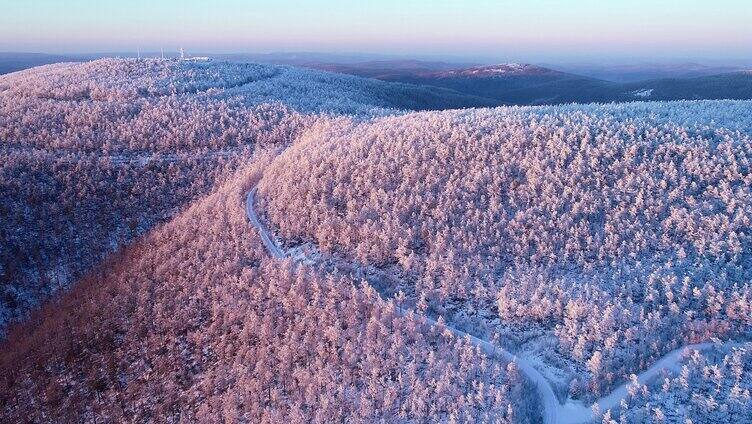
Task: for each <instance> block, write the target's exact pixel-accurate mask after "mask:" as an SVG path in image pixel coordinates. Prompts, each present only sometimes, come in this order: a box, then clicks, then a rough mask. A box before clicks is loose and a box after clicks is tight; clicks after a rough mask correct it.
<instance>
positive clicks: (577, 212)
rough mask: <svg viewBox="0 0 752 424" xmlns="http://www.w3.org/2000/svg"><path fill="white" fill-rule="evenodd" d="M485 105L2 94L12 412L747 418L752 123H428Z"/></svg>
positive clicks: (139, 92) (48, 417)
mask: <svg viewBox="0 0 752 424" xmlns="http://www.w3.org/2000/svg"><path fill="white" fill-rule="evenodd" d="M493 69H495V71H494V70H491V69H489V72H491V73H492V74H493V73H494V72H495V73H496V74H503V73H511V74H514V73H515V72H523V73H524V72H528V71H530V72H535V70H530V69H526V68H525V67H524V66H504V67H495V68H493ZM509 76H510V77H511V78H513V79H514V78H516V77H515V76H514V75H509ZM519 77H520V78H523V79H524V78H527V77H526V76H524V75H520V76H519ZM493 78H495V77H486V76H479V77H478V78H477V79H478V80H490V79H493ZM501 78H502V79H503V78H504V77H501ZM462 79H465V80H469V79H471V78H465V77H462ZM658 89H659V88H658V87H656V90H658ZM630 91H632V90H630ZM657 92H658V91H656V93H657ZM651 98H652V97H651ZM484 101H486V100H485V98H483V97H478V98H470V97H467V96H463V95H459V94H458V93H457V92H453V91H447V90H441V89H435V88H425V87H424V88H420V87H415V86H411V85H406V84H392V83H386V82H382V81H374V80H366V79H362V78H356V77H350V76H343V75H336V74H331V73H326V72H319V71H310V70H301V69H295V68H289V67H281V66H266V65H253V64H229V63H222V62H198V61H178V60H165V61H162V60H110V59H107V60H100V61H95V62H90V63H84V64H59V65H51V66H47V67H42V68H37V69H32V70H28V71H24V72H18V73H14V74H9V75H7V76H3V77H0V198H2V199H3V202H0V216H1V217H2V220H0V246H1V249H0V290H1V291H0V304H1V305H2V307H1V308H0V321H2V320H7V319H15V320H20V322H18V323H17V324H16V325H14V326H12V327H11V328H10V329H9V331H8V335H7V338H6V339H5V340H4V341H3V342H0V421H2V422H6V421H7V422H20V421H54V422H71V421H85V422H94V421H97V422H100V421H114V422H120V421H134V422H149V421H167V422H177V421H180V420H182V421H189V422H220V421H225V422H275V423H276V422H291V423H296V422H322V423H323V422H332V421H338V422H339V421H342V422H382V421H383V422H435V421H438V422H503V423H507V422H521V423H536V422H540V421H541V419H543V418H544V417H548V419H549V420H552V419H553V418H552V417H553V416H554V415H556V416H558V417H563V418H566V415H567V413H568V412H569V413H572V412H573V411H575V412H577V417H589V416H590V412H591V410H590V409H589V404H590V403H591V402H593V401H595V400H600V401H599V404H601V405H604V406H608V407H609V408H613V410H611V411H610V412H607V413H606V414H607V415H604V417H603V418H604V419H605V420H606V422H608V423H609V424H611V421H609V420H612V419H618V418H620V417H621V418H623V419H624V420H626V422H629V421H630V420H632V421H646V420H656V421H660V420H663V421H667V422H675V423H680V422H681V423H684V422H685V421H684V420H685V419H692V420H695V422H703V421H702V420H706V421H707V420H711V422H712V419H714V417H724V419H726V418H727V419H730V420H733V421H734V422H740V423H741V422H744V418H745V417H749V411H752V401H751V400H750V395H749V390H750V389H751V388H750V386H749V383H748V382H749V381H752V378H750V376H752V369H751V368H750V364H749V361H748V356H749V355H748V354H747V352H745V351H741V350H738V349H742V348H744V349H746V346H748V345H744V344H743V342H744V341H746V340H749V339H750V336H751V335H752V322H751V321H750V316H752V289H751V288H750V285H749V284H750V276H751V275H752V268H751V267H750V246H752V244H751V243H752V242H751V240H752V238H751V237H752V234H750V232H749V228H750V221H751V220H752V192H751V191H750V190H751V189H750V187H752V173H751V170H752V141H751V140H752V120H751V119H750V117H752V113H750V112H751V111H752V103H751V102H748V101H687V102H635V103H629V104H607V105H563V106H547V107H499V108H486V109H465V110H450V111H434V112H415V111H411V110H409V109H432V108H438V109H444V108H447V107H456V106H461V105H470V104H473V105H478V104H481V103H479V102H484ZM254 187H258V192H257V198H256V205H255V208H250V209H248V210H252V212H253V213H250V212H249V214H248V217H250V218H251V221H252V223H253V224H254V226H255V228H254V226H252V225H251V223H249V222H248V219H247V216H246V211H247V206H248V204H247V202H248V199H249V198H250V199H251V200H253V198H252V197H247V195H248V193H249V192H251V189H253V188H254ZM254 193H255V192H254ZM263 228H268V229H270V230H272V232H273V233H267V232H266V231H262V232H261V234H260V233H259V232H258V231H256V229H263ZM272 234H273V235H272ZM260 236H261V237H260ZM274 236H276V237H278V238H279V241H280V242H281V243H282V244H283V246H282V247H284V249H285V250H284V251H276V250H275V249H274V247H276V246H277V244H275V241H276V240H273V239H274ZM264 237H266V238H264ZM265 246H266V248H267V249H270V250H271V251H272V252H273V253H274V254H275V256H274V258H270V257H269V256H268V255H267V253H266V249H265ZM288 251H289V252H291V253H292V254H294V255H295V258H296V259H290V258H288V257H287V255H286V252H288ZM373 276H378V278H372V277H373ZM363 279H365V280H366V281H367V282H369V283H368V284H364V283H363V281H362V280H363ZM370 282H372V283H373V284H370ZM44 299H51V300H50V301H48V302H42V303H41V307H39V308H38V309H36V306H38V305H39V302H40V301H41V300H44ZM408 309H409V310H413V311H415V312H414V313H413V312H407V310H408ZM29 312H30V313H29ZM447 324H448V325H447ZM0 325H2V323H0ZM466 334H467V335H468V336H466ZM470 335H472V336H470ZM715 339H718V340H717V341H720V342H722V343H715V342H714V340H715ZM732 340H733V341H738V342H739V343H730V341H732ZM699 342H703V343H704V344H700V345H696V346H700V347H702V350H703V352H702V353H699V352H698V353H690V354H689V356H684V357H682V355H680V354H679V353H677V352H683V351H674V349H676V348H679V347H681V346H685V345H688V344H695V343H699ZM708 342H712V343H708ZM497 347H498V348H499V350H497ZM502 348H503V350H501V349H502ZM734 349H737V350H734ZM672 351H674V352H673V353H672ZM665 355H668V356H665ZM515 356H517V357H518V358H521V359H520V360H518V362H517V363H515V361H514V357H515ZM660 358H664V359H665V363H666V364H668V366H666V367H663V366H661V364H664V362H661V359H660ZM666 358H667V359H666ZM655 363H657V364H658V366H656V367H651V365H652V364H655ZM663 368H665V369H666V371H660V370H661V369H663ZM646 370H647V371H646ZM640 372H644V374H642V375H643V376H646V378H647V377H650V378H647V379H646V380H640V379H639V378H638V379H633V378H632V377H630V374H632V373H640ZM664 372H665V374H663V373H664ZM677 372H678V374H677ZM648 380H650V381H648ZM659 380H660V381H659ZM533 383H534V386H533V385H532V384H533ZM544 383H545V384H544ZM536 388H537V389H538V390H536ZM542 389H545V390H542ZM612 389H615V391H612ZM614 393H616V394H615V395H614ZM540 394H543V396H539V395H540ZM616 398H618V399H619V400H618V401H617V400H615V399H616ZM622 399H623V402H622V401H621V400H622ZM601 401H602V402H601ZM617 403H618V404H619V405H618V410H617V408H616V407H615V405H616V404H617ZM552 406H553V407H552ZM552 412H556V414H553V413H552ZM594 412H595V413H596V415H595V416H597V415H598V412H601V413H603V412H606V411H594ZM569 418H572V417H571V416H570V417H569ZM556 420H557V421H556V422H561V421H559V419H558V418H556Z"/></svg>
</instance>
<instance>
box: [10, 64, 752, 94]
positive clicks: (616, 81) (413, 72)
mask: <svg viewBox="0 0 752 424" xmlns="http://www.w3.org/2000/svg"><path fill="white" fill-rule="evenodd" d="M129 55H130V56H133V53H120V54H115V53H107V54H105V53H103V54H88V55H45V54H36V53H0V74H4V73H9V72H14V71H18V70H21V69H25V68H30V67H34V66H39V65H44V64H49V63H56V62H80V61H88V60H92V59H97V58H100V57H103V56H124V57H127V56H129ZM155 55H158V54H157V53H153V52H152V53H143V56H144V57H147V56H151V57H153V56H155ZM166 55H167V56H174V55H175V53H174V52H173V53H167V54H166ZM210 57H212V58H215V59H217V60H223V61H230V62H258V63H270V64H285V65H292V66H299V67H305V68H313V69H319V70H324V71H329V72H335V73H341V74H350V75H355V76H360V77H366V78H372V79H378V80H382V81H389V82H401V83H407V84H413V85H419V86H423V87H424V90H423V91H424V94H425V93H427V92H430V91H431V90H433V91H435V92H436V94H437V95H439V96H442V97H447V96H448V97H452V98H453V99H452V101H451V102H449V103H448V104H447V105H444V106H448V105H450V104H451V105H454V106H460V107H463V106H464V107H468V106H477V107H487V106H498V105H507V104H514V105H539V104H562V103H594V102H597V103H604V102H624V101H633V100H693V99H707V100H714V99H738V100H744V99H752V73H751V72H750V71H744V70H741V68H738V67H722V66H716V67H712V66H704V65H700V64H696V63H686V64H674V65H651V64H647V65H628V66H610V67H609V66H601V67H600V68H598V67H588V66H586V65H581V66H580V67H579V68H578V67H576V66H570V67H569V68H567V67H566V66H563V67H562V68H563V70H562V69H554V68H550V67H544V66H537V65H532V64H524V63H522V64H521V63H504V64H497V65H477V64H472V63H449V62H441V61H422V60H402V59H390V58H387V59H384V58H383V57H382V56H378V55H371V56H369V55H357V54H340V55H326V54H317V53H269V54H223V55H210ZM567 69H579V70H581V71H582V73H576V72H571V71H568V70H567ZM708 73H715V74H708ZM594 75H596V76H600V77H594ZM654 76H663V77H660V78H658V77H654ZM642 77H653V78H648V79H641V80H639V81H634V79H636V78H642ZM439 89H441V90H439Z"/></svg>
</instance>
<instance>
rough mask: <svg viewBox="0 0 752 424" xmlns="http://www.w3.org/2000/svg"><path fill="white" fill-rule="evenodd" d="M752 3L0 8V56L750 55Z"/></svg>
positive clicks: (324, 1) (276, 0)
mask: <svg viewBox="0 0 752 424" xmlns="http://www.w3.org/2000/svg"><path fill="white" fill-rule="evenodd" d="M750 22H752V6H750V5H749V0H714V1H709V0H683V1H679V0H600V1H598V0H569V1H566V0H560V1H556V0H526V1H503V0H502V1H490V0H465V1H460V0H456V1H450V0H401V1H398V0H381V1H342V0H309V1H294V0H267V1H254V0H250V1H248V0H246V1H241V0H217V1H196V0H131V1H125V0H123V1H112V0H0V50H5V51H38V52H54V53H61V52H101V51H133V50H135V49H136V48H137V47H139V48H141V49H142V50H151V51H156V50H159V48H160V47H161V46H164V47H165V48H167V49H170V50H174V49H175V48H177V47H178V46H181V45H182V46H184V47H186V49H188V50H190V51H194V52H268V51H319V52H356V51H357V52H370V53H396V54H406V55H453V56H476V57H478V56H489V57H499V58H523V59H524V58H529V59H538V60H545V59H547V58H566V57H577V56H598V55H603V56H612V57H656V58H666V57H704V58H709V59H714V58H715V59H723V58H743V57H745V56H747V57H748V56H750V55H752V30H751V29H750V27H751V26H752V25H751V24H750Z"/></svg>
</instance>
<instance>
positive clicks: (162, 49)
mask: <svg viewBox="0 0 752 424" xmlns="http://www.w3.org/2000/svg"><path fill="white" fill-rule="evenodd" d="M159 50H160V51H161V52H162V60H164V47H160V48H159Z"/></svg>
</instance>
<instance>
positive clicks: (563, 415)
mask: <svg viewBox="0 0 752 424" xmlns="http://www.w3.org/2000/svg"><path fill="white" fill-rule="evenodd" d="M256 191H257V187H254V188H253V189H252V190H251V191H250V192H249V193H248V196H247V197H246V204H245V207H246V215H247V216H248V219H249V220H250V221H251V224H253V226H254V227H256V229H257V230H258V232H259V236H260V237H261V241H262V242H263V243H264V247H266V250H267V251H268V252H269V255H270V256H272V257H273V258H274V259H278V260H279V259H284V258H285V257H286V256H287V255H286V254H285V252H284V251H283V250H282V249H281V248H280V247H279V246H278V245H277V243H276V242H275V241H274V237H273V236H272V235H271V233H270V232H269V230H267V229H266V227H264V226H263V225H262V224H261V221H260V220H259V218H258V215H257V214H256V210H255V209H254V202H255V196H256ZM398 310H399V312H400V313H401V314H402V315H405V314H407V313H408V312H410V311H409V310H406V309H402V308H398ZM413 312H414V311H413ZM416 315H417V314H416ZM423 319H425V320H426V322H427V323H429V324H431V325H433V326H436V327H440V328H445V329H447V330H449V331H450V332H451V333H452V334H454V335H455V336H457V337H461V338H463V339H465V340H468V341H470V343H472V344H473V345H475V346H477V347H478V348H480V349H481V350H482V351H483V352H484V353H486V354H487V355H489V356H493V355H499V356H500V357H502V358H503V359H504V360H506V361H508V362H514V363H516V364H517V367H518V369H519V370H520V372H521V373H522V374H524V375H525V376H526V377H527V378H528V379H529V380H530V381H531V382H532V383H533V384H534V385H535V388H536V391H537V392H538V396H539V397H540V401H541V404H542V406H543V409H544V411H543V422H544V423H545V424H584V423H589V422H592V421H593V420H595V419H596V418H597V417H596V416H595V415H594V413H593V410H592V408H589V407H587V406H585V405H584V404H583V403H582V402H581V401H576V400H573V399H569V400H567V401H566V402H565V403H564V404H561V403H559V400H558V399H557V398H556V395H555V394H554V390H553V387H552V386H551V383H549V381H548V380H546V378H545V377H544V376H543V374H541V373H540V371H538V370H537V369H536V368H535V367H534V366H533V365H532V363H530V362H529V361H527V360H526V359H525V358H522V357H519V356H517V355H515V354H513V353H511V352H509V351H507V350H505V349H503V348H502V347H501V346H494V345H493V344H492V343H491V342H488V341H486V340H483V339H480V338H478V337H475V336H473V335H471V334H468V333H466V332H464V331H462V330H459V329H457V328H454V327H452V326H450V325H446V324H439V323H438V322H437V321H436V320H434V319H432V318H429V317H427V316H423ZM714 345H715V344H714V343H698V344H692V345H687V346H683V347H681V348H679V349H676V350H673V351H671V352H669V353H668V354H666V355H665V356H663V357H662V358H661V359H659V360H658V361H656V362H655V363H654V364H653V365H652V366H651V367H650V368H648V369H647V370H645V371H643V372H641V373H640V374H639V375H637V381H638V382H639V383H640V384H646V383H648V382H649V381H650V380H652V379H653V378H655V377H657V376H658V375H660V373H661V372H662V371H663V370H667V371H671V372H678V371H679V370H680V368H681V367H680V361H681V358H682V357H683V356H684V355H685V354H687V353H689V352H691V351H693V350H705V349H708V348H710V347H712V346H714ZM724 345H725V346H737V345H741V343H736V342H726V343H724ZM629 384H631V381H628V382H625V383H623V384H621V385H620V386H619V387H617V388H616V389H614V390H613V391H612V392H611V393H609V394H608V395H606V396H603V397H602V398H600V399H598V400H597V401H596V402H595V403H594V404H597V405H598V410H599V411H601V413H603V412H605V411H606V410H608V409H616V408H618V407H619V404H620V403H621V400H622V399H624V398H626V397H627V394H628V386H629Z"/></svg>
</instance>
